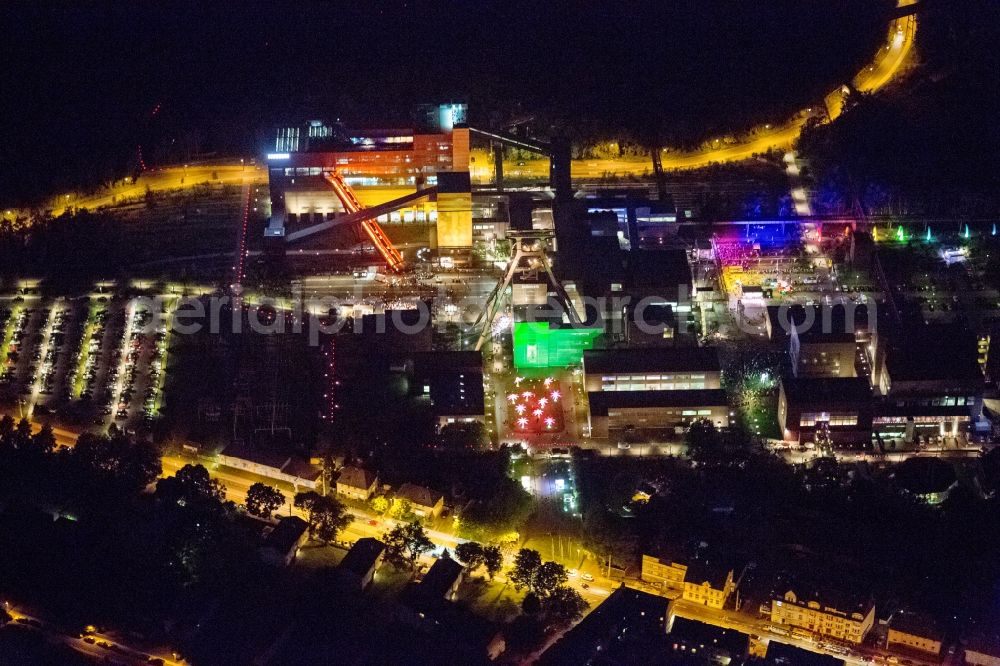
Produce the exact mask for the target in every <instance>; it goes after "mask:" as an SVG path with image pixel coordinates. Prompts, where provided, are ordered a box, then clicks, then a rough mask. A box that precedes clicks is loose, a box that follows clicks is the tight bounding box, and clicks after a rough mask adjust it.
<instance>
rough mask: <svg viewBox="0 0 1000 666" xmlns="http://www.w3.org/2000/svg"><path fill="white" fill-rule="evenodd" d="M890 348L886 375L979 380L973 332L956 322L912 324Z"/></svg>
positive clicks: (894, 378) (909, 378)
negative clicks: (956, 324)
mask: <svg viewBox="0 0 1000 666" xmlns="http://www.w3.org/2000/svg"><path fill="white" fill-rule="evenodd" d="M893 343H894V344H893V345H892V347H891V348H890V349H889V353H888V357H887V365H888V370H889V377H890V378H891V379H892V381H893V382H898V381H949V380H950V381H957V382H962V383H968V384H976V385H978V384H981V383H982V382H983V374H982V372H981V371H980V369H979V359H978V349H977V340H976V336H975V335H974V334H972V333H971V332H969V331H967V330H964V329H961V328H958V327H956V326H912V327H910V328H907V329H906V330H905V331H901V332H899V333H898V334H897V336H896V339H895V340H894V341H893Z"/></svg>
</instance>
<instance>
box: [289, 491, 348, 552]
mask: <svg viewBox="0 0 1000 666" xmlns="http://www.w3.org/2000/svg"><path fill="white" fill-rule="evenodd" d="M293 504H294V505H295V506H296V507H297V508H299V509H303V510H305V511H306V513H307V514H308V518H307V522H308V523H309V536H310V537H312V536H315V537H317V538H318V539H319V540H320V541H323V542H324V543H330V542H331V541H334V540H335V539H336V538H337V534H338V533H339V532H341V531H342V530H343V529H344V528H346V527H347V526H348V525H350V524H351V520H352V519H353V516H352V515H351V514H349V513H347V509H346V507H344V505H343V504H341V503H340V502H339V501H338V500H337V499H336V498H334V497H330V496H328V495H320V494H319V493H317V492H316V491H314V490H309V491H306V492H302V493H298V494H296V495H295V500H294V501H293Z"/></svg>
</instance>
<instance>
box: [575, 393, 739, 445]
mask: <svg viewBox="0 0 1000 666" xmlns="http://www.w3.org/2000/svg"><path fill="white" fill-rule="evenodd" d="M587 402H588V406H589V408H590V411H589V415H590V421H589V424H590V433H591V437H595V438H606V437H608V436H609V435H610V433H611V432H613V431H619V430H623V429H625V428H627V427H632V428H637V429H640V430H651V431H658V432H660V433H662V434H668V435H670V434H672V435H680V434H683V432H684V431H685V430H686V429H687V428H688V427H689V426H690V425H691V424H692V423H693V422H694V421H696V420H700V419H707V420H709V421H711V422H712V423H713V424H714V425H715V426H716V427H717V428H728V427H729V418H730V411H731V410H730V407H729V398H728V396H727V395H726V392H725V391H723V390H722V389H698V390H669V391H667V390H659V391H590V392H588V393H587Z"/></svg>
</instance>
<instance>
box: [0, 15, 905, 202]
mask: <svg viewBox="0 0 1000 666" xmlns="http://www.w3.org/2000/svg"><path fill="white" fill-rule="evenodd" d="M914 4H916V0H897V6H898V7H900V8H902V7H907V6H910V5H914ZM916 32H917V18H916V16H915V15H909V16H904V17H902V18H898V19H894V20H893V21H892V22H891V23H890V25H889V28H888V34H887V39H886V44H885V45H884V46H883V47H882V48H880V49H879V51H878V53H877V54H875V57H874V59H873V61H872V63H871V64H870V65H868V66H867V67H865V68H864V69H862V70H861V71H860V72H858V74H857V75H856V76H855V77H854V79H853V80H852V81H851V87H853V88H854V89H855V90H859V91H862V92H873V91H876V90H879V89H881V88H883V87H885V86H886V85H887V84H888V83H889V82H891V81H892V80H893V79H894V78H895V77H896V76H897V75H898V74H899V72H900V71H901V70H902V69H903V67H904V65H905V64H906V62H907V58H908V56H909V54H910V51H911V50H912V48H913V44H914V39H915V36H916ZM845 89H848V90H849V88H848V86H846V85H845V86H840V87H838V88H837V89H836V90H834V91H832V92H831V93H830V94H828V95H827V97H826V99H825V103H826V116H827V117H829V118H836V117H837V116H838V115H839V114H840V110H841V108H842V106H843V101H844V96H843V93H844V91H845ZM813 115H815V114H814V112H813V110H812V108H810V109H804V110H802V111H800V112H798V113H797V114H795V115H794V116H793V117H792V119H791V120H789V121H787V122H785V123H782V124H781V125H777V126H775V127H765V128H760V129H759V130H758V131H755V132H753V136H752V138H750V139H748V140H745V141H741V142H739V143H735V144H728V145H722V146H718V147H714V146H717V145H718V142H714V146H713V147H711V148H707V149H704V150H697V151H674V150H670V149H664V153H663V156H662V162H663V167H664V168H665V169H694V168H698V167H704V166H708V165H709V164H713V163H720V162H736V161H740V160H745V159H749V158H751V157H753V156H754V155H756V154H760V153H764V152H767V151H768V150H770V149H785V148H789V147H791V146H792V144H793V143H794V142H795V140H796V139H797V138H798V136H799V134H800V133H801V131H802V126H803V125H804V124H805V121H806V120H807V119H808V118H809V117H812V116H813ZM473 155H474V157H475V158H476V163H475V164H473V165H472V168H471V171H472V176H473V180H474V181H475V182H477V183H487V182H489V181H490V179H491V178H492V175H493V169H492V166H491V165H490V157H489V154H488V151H483V150H474V151H473ZM572 170H573V178H576V179H595V178H601V177H604V176H607V175H618V176H622V175H643V174H645V173H648V172H650V171H651V163H650V160H649V158H648V157H646V156H640V157H629V158H621V159H590V160H574V161H573V165H572ZM504 173H505V174H506V175H507V176H508V177H511V178H539V179H544V178H547V177H548V175H549V161H548V160H547V159H536V160H528V161H525V162H515V161H511V162H505V163H504ZM266 182H267V170H266V169H264V168H262V167H260V166H258V165H256V164H250V163H244V162H243V161H240V160H238V159H233V160H228V161H223V162H219V163H214V164H213V163H202V164H188V165H178V166H167V167H160V168H155V169H150V170H148V171H146V172H144V173H143V175H142V177H141V178H140V179H139V181H138V182H122V183H119V184H117V185H115V186H114V187H112V188H109V189H106V190H104V191H102V192H100V193H98V194H95V195H91V196H79V195H76V194H62V195H59V196H56V197H54V198H53V200H52V201H51V202H50V206H51V208H52V211H53V214H55V215H58V214H60V213H62V212H63V211H64V210H65V209H66V207H67V206H70V207H75V208H90V209H93V208H97V207H100V206H106V205H111V204H112V203H118V202H121V201H123V200H135V201H139V200H141V199H142V197H143V196H145V193H146V188H147V187H148V188H149V189H150V190H153V191H159V190H177V189H183V188H189V187H194V186H196V185H201V184H206V183H208V184H232V185H235V184H239V185H244V184H248V183H249V184H253V183H266ZM0 214H4V215H5V216H7V217H9V216H10V215H12V214H13V211H0Z"/></svg>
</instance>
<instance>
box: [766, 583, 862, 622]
mask: <svg viewBox="0 0 1000 666" xmlns="http://www.w3.org/2000/svg"><path fill="white" fill-rule="evenodd" d="M790 597H791V598H790ZM812 602H815V603H818V604H819V605H820V608H821V609H823V610H827V611H835V612H838V613H840V614H843V615H846V616H848V617H849V616H850V615H851V614H852V613H860V614H861V615H865V614H867V613H868V611H870V610H871V609H872V608H873V607H874V604H873V603H872V601H871V600H870V599H867V598H861V597H857V596H854V595H852V594H849V593H847V592H844V591H843V590H840V589H837V588H832V587H823V588H819V587H808V586H806V585H804V584H800V585H799V586H798V587H797V588H796V589H795V590H791V589H789V590H786V591H784V592H781V591H776V593H775V595H774V601H773V602H772V603H792V604H796V605H798V606H807V605H809V604H810V603H812Z"/></svg>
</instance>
